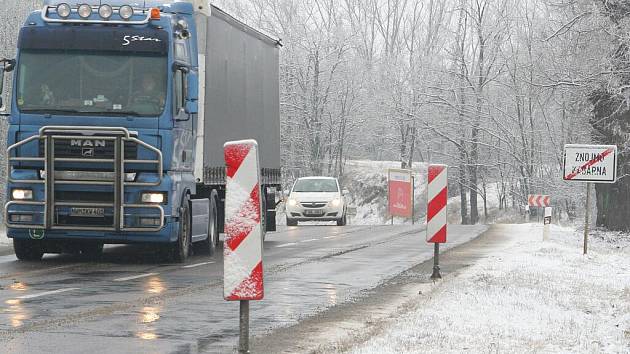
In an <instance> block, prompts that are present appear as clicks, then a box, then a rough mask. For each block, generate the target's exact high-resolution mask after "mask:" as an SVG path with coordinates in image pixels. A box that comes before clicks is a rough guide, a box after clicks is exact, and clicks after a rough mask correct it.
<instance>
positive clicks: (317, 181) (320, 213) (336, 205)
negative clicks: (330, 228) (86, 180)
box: [286, 177, 348, 226]
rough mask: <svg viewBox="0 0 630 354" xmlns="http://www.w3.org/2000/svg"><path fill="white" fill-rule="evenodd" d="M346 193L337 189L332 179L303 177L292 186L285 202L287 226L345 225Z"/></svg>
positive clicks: (337, 185) (334, 180)
mask: <svg viewBox="0 0 630 354" xmlns="http://www.w3.org/2000/svg"><path fill="white" fill-rule="evenodd" d="M347 194H348V191H346V190H343V191H342V190H341V188H339V181H337V179H336V178H332V177H303V178H299V179H298V180H297V181H295V183H294V184H293V188H291V191H290V193H289V197H288V198H287V202H286V214H287V225H288V226H297V224H298V222H299V221H336V222H337V225H338V226H344V225H345V224H346V201H345V198H344V196H345V195H347Z"/></svg>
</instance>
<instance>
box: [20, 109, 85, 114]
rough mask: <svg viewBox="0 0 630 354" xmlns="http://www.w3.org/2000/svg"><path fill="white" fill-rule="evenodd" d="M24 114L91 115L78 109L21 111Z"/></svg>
mask: <svg viewBox="0 0 630 354" xmlns="http://www.w3.org/2000/svg"><path fill="white" fill-rule="evenodd" d="M20 112H22V113H40V114H68V113H75V114H76V113H82V114H83V113H90V112H84V111H79V110H76V109H58V108H33V109H21V110H20Z"/></svg>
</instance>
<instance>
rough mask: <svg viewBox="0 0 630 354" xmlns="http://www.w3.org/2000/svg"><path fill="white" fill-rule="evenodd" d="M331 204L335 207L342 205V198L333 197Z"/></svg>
mask: <svg viewBox="0 0 630 354" xmlns="http://www.w3.org/2000/svg"><path fill="white" fill-rule="evenodd" d="M330 205H332V206H333V207H335V208H336V207H338V206H340V205H341V199H333V200H332V201H331V202H330Z"/></svg>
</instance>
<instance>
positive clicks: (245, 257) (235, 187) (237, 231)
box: [223, 140, 264, 353]
mask: <svg viewBox="0 0 630 354" xmlns="http://www.w3.org/2000/svg"><path fill="white" fill-rule="evenodd" d="M223 149H224V155H225V164H226V166H227V171H226V172H227V173H226V175H227V183H226V192H225V233H226V236H225V242H224V246H223V296H224V298H225V300H227V301H240V316H239V318H240V320H239V327H240V336H239V349H238V350H239V353H248V352H249V300H262V299H263V296H264V287H263V262H262V240H263V232H264V231H263V230H262V227H261V224H260V221H261V215H262V214H261V199H260V168H259V166H260V164H259V160H258V144H257V143H256V141H255V140H242V141H233V142H227V143H225V145H224V148H223Z"/></svg>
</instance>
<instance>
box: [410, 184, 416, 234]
mask: <svg viewBox="0 0 630 354" xmlns="http://www.w3.org/2000/svg"><path fill="white" fill-rule="evenodd" d="M415 193H416V178H415V177H414V176H413V175H412V176H411V225H415V223H416V220H415V219H416V204H415V201H416V196H415Z"/></svg>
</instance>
